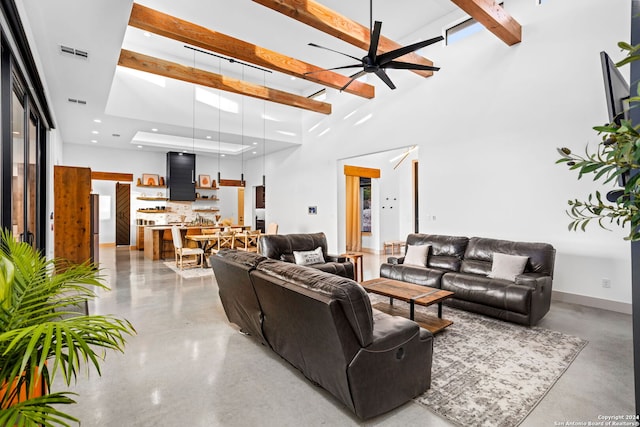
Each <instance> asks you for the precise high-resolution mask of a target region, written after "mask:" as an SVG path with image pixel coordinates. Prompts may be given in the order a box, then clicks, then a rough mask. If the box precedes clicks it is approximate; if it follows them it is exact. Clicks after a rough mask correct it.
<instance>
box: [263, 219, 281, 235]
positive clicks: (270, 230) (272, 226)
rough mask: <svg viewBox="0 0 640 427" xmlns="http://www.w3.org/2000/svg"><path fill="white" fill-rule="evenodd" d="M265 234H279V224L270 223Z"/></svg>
mask: <svg viewBox="0 0 640 427" xmlns="http://www.w3.org/2000/svg"><path fill="white" fill-rule="evenodd" d="M265 234H278V224H276V223H275V222H271V223H269V225H268V226H267V232H266V233H265Z"/></svg>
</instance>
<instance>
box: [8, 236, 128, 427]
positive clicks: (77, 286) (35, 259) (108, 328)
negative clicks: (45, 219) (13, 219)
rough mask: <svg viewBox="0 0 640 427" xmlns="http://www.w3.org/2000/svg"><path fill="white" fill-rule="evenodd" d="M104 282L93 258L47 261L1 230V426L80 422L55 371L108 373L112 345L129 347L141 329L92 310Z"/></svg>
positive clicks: (66, 376)
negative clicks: (57, 387)
mask: <svg viewBox="0 0 640 427" xmlns="http://www.w3.org/2000/svg"><path fill="white" fill-rule="evenodd" d="M96 288H98V289H107V287H106V286H105V285H104V284H103V283H102V279H101V278H100V276H99V273H98V270H97V269H96V267H95V266H94V265H93V264H90V263H85V264H82V265H68V264H65V263H64V262H63V261H62V260H47V259H46V257H44V256H43V255H41V254H40V253H39V252H38V251H37V250H35V249H34V248H33V247H31V246H30V245H29V244H27V243H22V242H16V241H15V239H14V238H13V236H12V235H11V233H10V232H9V231H7V230H4V231H1V232H0V425H2V426H32V425H42V426H53V425H63V426H69V425H70V424H69V422H79V420H77V419H76V418H74V417H73V416H71V415H69V414H67V413H65V412H63V411H62V410H60V409H59V405H66V404H72V403H75V401H74V400H73V399H72V396H74V393H71V392H67V391H61V392H52V390H51V384H52V383H53V380H54V377H55V375H56V374H57V373H59V374H61V376H62V379H63V380H64V383H65V384H66V385H70V384H71V381H72V380H75V379H76V377H77V374H78V371H79V370H80V368H81V367H82V366H87V368H88V366H90V365H93V366H94V367H95V368H96V370H97V372H98V374H100V362H101V361H102V360H103V359H104V351H105V350H109V349H110V350H117V351H120V352H122V351H123V349H124V345H125V336H127V335H132V334H134V333H135V330H134V329H133V327H132V326H131V324H130V323H129V322H128V321H126V320H121V319H118V318H115V317H113V316H100V315H86V314H84V312H83V310H84V307H85V305H86V303H87V302H88V301H89V300H91V299H93V298H95V297H96V294H95V293H94V291H93V289H96ZM79 308H80V310H79ZM57 384H60V382H58V383H57Z"/></svg>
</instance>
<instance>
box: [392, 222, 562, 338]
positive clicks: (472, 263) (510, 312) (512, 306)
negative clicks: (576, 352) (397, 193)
mask: <svg viewBox="0 0 640 427" xmlns="http://www.w3.org/2000/svg"><path fill="white" fill-rule="evenodd" d="M409 245H430V246H431V247H430V249H429V254H428V258H427V265H426V266H424V267H422V266H416V265H404V264H403V261H404V257H398V258H396V257H389V258H388V260H387V263H384V264H382V265H381V266H380V277H387V278H390V279H395V280H402V281H405V282H410V283H415V284H419V285H425V286H430V287H434V288H441V289H445V290H448V291H452V292H454V293H455V295H454V297H453V298H451V299H448V300H446V301H445V302H444V304H445V305H449V306H452V307H456V308H461V309H464V310H467V311H472V312H475V313H480V314H484V315H487V316H491V317H496V318H498V319H502V320H507V321H510V322H514V323H519V324H523V325H529V326H531V325H535V324H536V323H538V322H539V321H540V319H542V318H543V317H544V315H545V314H546V313H547V312H548V311H549V306H550V304H551V286H552V281H553V268H554V261H555V249H554V248H553V246H551V245H549V244H547V243H528V242H512V241H508V240H497V239H488V238H482V237H471V238H468V237H460V236H441V235H428V234H410V235H409V236H408V237H407V248H408V246H409ZM496 252H498V253H503V254H509V255H519V256H525V257H527V258H528V260H527V262H526V265H525V269H524V272H523V273H522V274H520V275H518V276H516V277H515V280H513V281H510V280H504V279H496V278H491V277H488V276H487V275H488V274H489V273H490V272H491V267H492V259H493V254H494V253H496Z"/></svg>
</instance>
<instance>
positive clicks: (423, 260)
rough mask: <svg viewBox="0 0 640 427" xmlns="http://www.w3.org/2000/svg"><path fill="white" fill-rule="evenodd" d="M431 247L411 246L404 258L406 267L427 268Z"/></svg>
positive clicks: (408, 247)
mask: <svg viewBox="0 0 640 427" xmlns="http://www.w3.org/2000/svg"><path fill="white" fill-rule="evenodd" d="M430 247H431V246H429V245H409V246H407V253H406V254H405V256H404V263H403V264H405V265H417V266H420V267H426V266H427V256H428V255H429V248H430Z"/></svg>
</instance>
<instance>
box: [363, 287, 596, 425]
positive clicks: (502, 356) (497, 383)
mask: <svg viewBox="0 0 640 427" xmlns="http://www.w3.org/2000/svg"><path fill="white" fill-rule="evenodd" d="M370 296H371V299H372V301H375V302H379V301H388V299H386V298H383V297H380V296H377V295H370ZM416 310H417V311H420V310H422V311H424V310H426V309H425V308H423V307H419V308H416ZM428 313H429V314H434V315H435V308H434V307H430V308H429V309H428ZM443 317H444V318H446V319H449V320H453V322H454V323H453V325H451V326H449V327H448V328H447V329H445V330H444V331H443V332H441V333H439V334H436V336H435V341H434V345H433V364H432V368H431V389H429V390H428V391H427V392H426V393H424V394H422V395H421V396H418V397H417V398H415V399H414V400H415V401H416V402H418V403H420V404H421V405H424V406H426V407H427V408H429V409H431V410H432V411H433V412H435V413H436V414H439V415H440V416H442V417H445V418H447V419H448V420H450V421H453V422H454V423H456V424H459V425H461V426H491V427H494V426H501V427H511V426H517V425H519V424H520V423H521V422H522V421H523V420H524V419H525V418H526V417H527V415H528V414H529V413H530V412H531V411H532V410H533V409H534V408H535V407H536V405H537V404H538V402H540V400H541V399H542V398H543V397H544V396H545V395H546V394H547V392H548V391H549V390H550V389H551V387H553V385H554V384H555V383H556V381H557V380H558V379H559V378H560V377H561V376H562V374H563V373H564V372H565V371H566V370H567V368H568V367H569V365H571V363H572V362H573V360H574V359H575V358H576V357H577V356H578V354H579V353H580V351H581V350H582V349H583V348H584V347H585V346H586V345H587V341H585V340H583V339H581V338H578V337H575V336H571V335H566V334H564V333H561V332H556V331H552V330H549V329H544V328H538V327H531V328H528V327H524V326H519V325H515V324H512V323H507V322H502V321H500V320H496V319H492V318H489V317H485V316H481V315H477V314H473V313H468V312H465V311H462V310H456V309H453V308H449V307H446V306H445V307H443Z"/></svg>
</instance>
